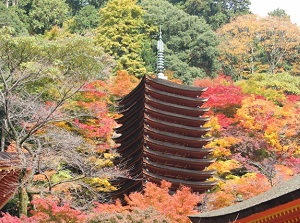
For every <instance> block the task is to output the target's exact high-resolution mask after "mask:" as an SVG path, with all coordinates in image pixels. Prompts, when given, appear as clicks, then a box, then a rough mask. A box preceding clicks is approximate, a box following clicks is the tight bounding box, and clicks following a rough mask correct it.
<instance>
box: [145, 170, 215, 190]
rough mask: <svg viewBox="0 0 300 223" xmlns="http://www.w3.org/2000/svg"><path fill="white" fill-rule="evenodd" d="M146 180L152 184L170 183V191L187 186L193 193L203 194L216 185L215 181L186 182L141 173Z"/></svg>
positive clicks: (147, 172)
mask: <svg viewBox="0 0 300 223" xmlns="http://www.w3.org/2000/svg"><path fill="white" fill-rule="evenodd" d="M143 173H144V175H145V178H146V180H148V181H151V182H153V183H156V184H159V183H160V182H161V181H162V180H165V181H168V182H170V183H172V185H171V189H173V190H177V189H179V188H180V187H181V186H188V187H190V188H191V189H192V191H193V192H200V193H203V192H205V191H207V190H209V189H211V188H212V187H213V186H215V185H216V181H187V180H179V179H174V178H170V177H165V176H160V175H158V174H155V173H151V172H149V171H146V170H144V171H143Z"/></svg>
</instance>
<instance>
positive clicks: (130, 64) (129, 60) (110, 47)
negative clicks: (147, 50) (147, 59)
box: [96, 0, 148, 77]
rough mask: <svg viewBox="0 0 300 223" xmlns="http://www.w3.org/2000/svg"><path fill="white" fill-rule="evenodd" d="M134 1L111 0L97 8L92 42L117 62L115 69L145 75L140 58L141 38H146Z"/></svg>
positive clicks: (139, 10)
mask: <svg viewBox="0 0 300 223" xmlns="http://www.w3.org/2000/svg"><path fill="white" fill-rule="evenodd" d="M136 2H137V1H136V0H121V1H120V0H112V1H109V2H108V3H107V5H106V6H105V7H104V8H102V9H101V10H100V26H99V27H98V28H97V29H96V33H97V36H96V43H97V45H100V46H102V47H103V48H104V50H105V52H107V53H109V54H110V55H112V56H114V57H115V58H116V60H117V62H118V64H117V67H116V69H117V70H126V71H128V72H129V73H131V74H134V75H135V76H137V77H141V76H142V75H144V74H145V72H146V68H145V67H144V62H143V59H142V45H143V41H147V38H148V37H147V35H146V29H147V27H146V25H145V23H144V21H143V14H144V11H143V10H142V8H141V7H140V6H138V5H137V4H136Z"/></svg>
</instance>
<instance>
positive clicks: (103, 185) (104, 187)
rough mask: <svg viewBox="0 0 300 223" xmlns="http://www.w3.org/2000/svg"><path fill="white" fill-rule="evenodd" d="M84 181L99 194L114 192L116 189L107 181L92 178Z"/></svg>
mask: <svg viewBox="0 0 300 223" xmlns="http://www.w3.org/2000/svg"><path fill="white" fill-rule="evenodd" d="M84 181H85V182H86V183H88V184H90V185H91V186H93V187H95V188H96V190H97V191H99V192H108V191H112V190H116V188H115V187H114V186H112V185H111V184H110V183H109V181H108V179H103V178H99V177H93V178H86V179H85V180H84Z"/></svg>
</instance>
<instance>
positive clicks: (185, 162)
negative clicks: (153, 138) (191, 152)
mask: <svg viewBox="0 0 300 223" xmlns="http://www.w3.org/2000/svg"><path fill="white" fill-rule="evenodd" d="M144 157H145V159H146V160H147V159H149V160H151V161H153V162H157V163H159V164H164V165H168V166H174V167H181V168H186V169H190V170H204V169H205V167H207V166H208V165H210V164H212V163H213V162H215V160H216V159H195V158H187V157H182V156H174V155H171V154H166V153H162V152H158V151H155V150H152V149H150V148H149V147H148V148H147V147H144Z"/></svg>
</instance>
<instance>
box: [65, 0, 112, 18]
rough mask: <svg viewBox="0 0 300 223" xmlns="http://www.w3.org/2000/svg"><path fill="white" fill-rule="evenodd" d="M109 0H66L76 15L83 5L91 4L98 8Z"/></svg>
mask: <svg viewBox="0 0 300 223" xmlns="http://www.w3.org/2000/svg"><path fill="white" fill-rule="evenodd" d="M106 2H107V0H66V3H67V4H68V5H69V7H70V8H71V9H72V14H73V15H76V14H77V12H79V11H80V10H81V9H82V8H83V7H85V6H87V5H90V6H94V7H95V8H96V9H99V8H100V7H103V6H104V4H105V3H106Z"/></svg>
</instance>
